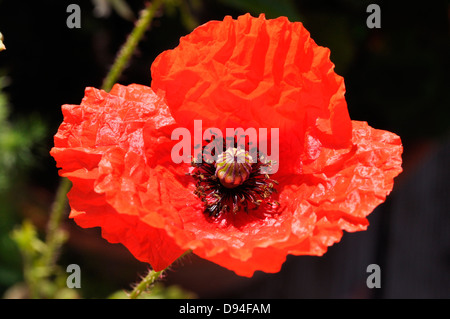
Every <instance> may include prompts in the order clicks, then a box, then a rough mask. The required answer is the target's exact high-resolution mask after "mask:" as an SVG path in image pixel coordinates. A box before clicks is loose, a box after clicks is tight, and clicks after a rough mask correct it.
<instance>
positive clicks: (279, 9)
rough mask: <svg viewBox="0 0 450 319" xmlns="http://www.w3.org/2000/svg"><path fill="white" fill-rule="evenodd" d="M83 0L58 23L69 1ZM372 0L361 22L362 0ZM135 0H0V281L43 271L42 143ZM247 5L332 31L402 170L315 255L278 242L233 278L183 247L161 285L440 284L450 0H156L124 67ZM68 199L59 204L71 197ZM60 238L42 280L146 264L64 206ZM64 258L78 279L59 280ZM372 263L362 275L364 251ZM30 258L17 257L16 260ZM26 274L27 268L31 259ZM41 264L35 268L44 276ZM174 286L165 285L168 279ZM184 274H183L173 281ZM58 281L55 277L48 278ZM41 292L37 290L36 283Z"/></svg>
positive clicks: (130, 78)
mask: <svg viewBox="0 0 450 319" xmlns="http://www.w3.org/2000/svg"><path fill="white" fill-rule="evenodd" d="M71 3H76V4H78V5H79V6H80V8H81V28H79V29H77V28H75V29H69V28H68V27H67V26H66V19H67V17H68V16H69V14H70V13H67V12H66V9H67V6H68V5H69V4H71ZM371 3H377V4H378V5H379V6H380V8H381V28H375V29H369V28H368V27H367V25H366V19H367V18H368V16H369V15H370V13H367V12H366V8H367V6H368V5H369V4H371ZM144 5H145V3H144V1H124V0H90V1H88V0H86V1H74V0H72V1H65V0H53V1H50V0H41V1H12V0H0V32H1V33H2V34H3V36H4V44H5V46H6V48H7V50H5V51H2V52H0V296H2V297H3V298H20V297H29V291H28V290H27V289H28V288H27V287H26V285H25V284H24V282H29V281H30V280H32V279H30V278H28V277H27V275H25V276H24V274H29V273H30V271H31V273H33V272H34V275H33V276H35V277H33V278H37V277H39V276H40V274H39V271H42V269H40V268H39V267H38V266H36V267H35V268H36V269H32V270H30V269H28V268H29V267H30V265H36V261H35V260H37V257H36V256H37V254H38V253H39V252H40V251H45V236H46V227H47V226H46V225H47V223H48V218H49V211H50V210H51V206H52V202H53V200H54V198H55V193H56V190H57V187H58V185H59V181H60V180H59V177H58V174H57V169H56V166H55V162H54V161H53V159H52V158H51V157H50V156H49V150H50V148H51V147H52V145H53V135H54V134H55V133H56V131H57V128H58V126H59V124H60V123H61V121H62V114H61V109H60V107H61V105H62V104H66V103H69V104H70V103H73V104H79V103H80V101H81V99H82V97H83V96H84V88H85V87H87V86H94V87H100V86H101V83H102V80H103V78H104V76H105V75H106V73H107V71H108V69H109V67H110V66H111V65H112V63H113V61H114V58H115V55H116V53H117V51H118V49H119V48H120V46H121V45H122V44H123V43H124V41H125V39H126V37H127V35H128V33H129V32H130V31H131V30H132V28H133V25H134V23H133V21H134V20H135V19H136V17H137V16H138V14H139V11H140V10H141V9H142V8H143V7H144ZM246 12H250V13H251V14H252V15H254V16H257V15H259V13H261V12H264V13H265V14H266V17H267V18H275V17H278V16H287V17H288V18H289V19H290V20H291V21H301V22H303V24H304V25H305V27H306V28H307V29H308V30H309V31H310V33H311V36H312V38H313V39H314V40H315V41H316V42H317V43H318V44H319V45H321V46H325V47H329V48H330V50H331V60H332V61H333V62H334V63H335V65H336V72H337V73H338V74H340V75H342V76H344V78H345V83H346V88H347V93H346V98H347V102H348V107H349V112H350V116H351V118H352V119H354V120H363V121H367V122H368V123H369V125H371V126H372V127H375V128H378V129H385V130H389V131H392V132H395V133H396V134H398V135H399V136H400V137H401V139H402V142H403V145H404V155H403V159H404V165H403V167H404V172H403V173H402V174H401V175H400V176H399V177H398V178H396V180H395V186H394V191H393V192H392V193H391V195H390V196H389V197H388V199H387V200H386V202H385V203H384V204H382V205H380V206H379V207H378V208H377V209H376V210H375V211H374V212H373V213H372V214H371V215H370V217H369V221H370V226H369V228H368V230H367V231H366V232H359V233H352V234H350V233H345V234H344V236H343V238H342V240H341V242H340V243H338V244H336V245H334V246H332V247H330V248H329V251H328V252H327V253H326V254H325V255H324V256H323V257H311V256H300V257H295V256H289V257H288V259H287V261H286V263H285V264H284V266H283V268H282V270H281V271H280V272H279V273H277V274H264V273H256V274H255V276H254V277H253V278H242V277H238V276H236V275H234V273H232V272H230V271H228V270H226V269H223V268H221V267H219V266H217V265H214V264H212V263H210V262H207V261H204V260H201V259H199V258H197V257H195V256H188V257H186V258H185V259H184V260H183V261H182V262H180V263H177V264H175V265H174V266H173V269H172V270H171V271H170V272H168V273H167V275H166V277H165V278H164V280H163V281H162V283H161V285H159V286H158V287H157V289H156V290H157V292H158V293H159V295H158V296H160V297H170V296H190V297H192V296H195V297H200V298H203V297H210V298H221V297H234V298H241V297H246V298H450V168H449V163H450V130H449V129H450V125H449V120H450V111H449V110H450V94H449V93H450V80H449V78H450V77H449V75H448V74H449V72H450V59H449V57H450V36H449V35H450V23H449V17H450V5H449V1H439V0H436V1H427V2H421V3H420V5H419V4H415V3H414V2H407V1H383V2H382V1H363V0H332V1H320V0H319V1H317V0H314V1H313V0H299V1H294V0H219V1H212V0H167V1H166V4H165V5H164V7H163V9H162V10H160V11H159V13H158V16H157V17H156V18H155V19H154V21H153V23H152V26H151V28H150V30H149V31H148V32H147V33H146V35H145V37H144V39H143V41H141V43H140V44H139V47H138V50H137V52H136V54H135V55H134V57H133V59H132V60H131V62H130V64H129V67H128V68H127V69H126V70H125V71H124V73H123V74H122V76H121V78H120V81H119V82H120V83H122V84H130V83H140V84H145V85H150V82H151V77H150V65H151V63H152V61H153V60H154V58H155V57H156V56H157V55H158V54H159V53H161V52H162V51H164V50H167V49H171V48H173V47H175V46H176V45H177V44H178V41H179V38H180V37H181V36H183V35H186V34H187V33H189V32H190V31H191V30H192V29H193V28H195V27H196V26H197V25H199V24H202V23H205V22H207V21H209V20H213V19H216V20H217V19H218V20H222V19H223V17H224V16H225V15H231V16H233V17H235V18H236V17H237V16H238V15H241V14H243V13H246ZM67 213H68V212H67ZM62 226H63V230H64V234H65V240H61V243H62V242H64V244H62V247H61V249H60V253H59V255H58V256H57V260H55V263H56V265H57V268H58V269H59V270H58V271H55V272H53V273H52V274H51V276H50V278H47V279H48V280H47V281H46V285H48V287H47V288H45V289H47V290H48V291H53V294H52V293H49V294H48V295H46V296H57V297H68V298H72V297H80V298H106V297H108V296H110V295H111V294H113V293H115V292H116V291H120V290H123V289H129V288H130V284H131V283H133V282H136V281H137V280H139V278H140V276H142V275H144V274H145V272H146V269H147V265H146V264H143V263H140V262H138V261H137V260H135V259H134V258H133V257H132V255H131V254H130V253H129V252H128V251H127V250H126V249H125V248H124V247H123V246H121V245H118V244H117V245H116V244H115V245H113V244H109V243H107V242H106V241H105V240H103V239H102V238H101V236H100V230H99V229H82V228H79V227H78V226H76V225H75V224H74V223H73V222H72V221H71V220H69V219H68V218H63V220H62ZM69 264H78V265H79V266H80V267H81V289H71V290H70V291H67V290H65V291H63V290H64V289H63V288H61V287H63V286H65V278H66V277H67V275H68V274H67V273H65V269H66V267H67V265H69ZM370 264H378V265H379V266H380V268H381V288H373V289H369V288H368V287H367V285H366V279H367V277H368V276H369V275H370V273H368V272H367V266H368V265H370ZM27 267H28V268H27ZM28 276H29V275H28ZM44 277H45V276H44ZM164 287H172V288H173V289H172V288H171V289H163V288H164ZM177 287H179V288H177ZM55 291H63V292H60V294H55V293H54V292H55ZM44 295H45V294H44Z"/></svg>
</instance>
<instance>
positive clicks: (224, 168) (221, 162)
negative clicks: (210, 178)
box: [215, 148, 252, 188]
mask: <svg viewBox="0 0 450 319" xmlns="http://www.w3.org/2000/svg"><path fill="white" fill-rule="evenodd" d="M215 167H216V176H217V178H218V179H219V181H220V183H221V184H222V185H223V186H225V187H226V188H235V187H237V186H239V185H241V184H242V183H243V182H245V181H246V180H247V178H248V177H249V176H250V173H251V171H252V157H251V156H250V155H249V154H248V152H246V151H245V150H243V149H237V148H228V149H227V150H226V151H225V152H223V153H222V154H220V155H219V156H218V157H217V160H216V163H215Z"/></svg>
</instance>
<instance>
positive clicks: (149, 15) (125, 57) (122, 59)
mask: <svg viewBox="0 0 450 319" xmlns="http://www.w3.org/2000/svg"><path fill="white" fill-rule="evenodd" d="M163 2H164V1H163V0H154V1H152V2H151V3H149V4H148V5H147V7H146V8H145V9H144V10H143V11H142V12H141V15H140V17H139V20H138V21H137V22H136V25H135V27H134V29H133V31H132V32H131V33H130V35H129V36H128V38H127V41H126V42H125V43H124V44H123V46H122V48H121V49H120V51H119V52H118V54H117V57H116V60H115V61H114V64H113V66H112V67H111V69H110V70H109V72H108V74H107V75H106V77H105V79H104V81H103V85H102V89H103V90H104V91H109V90H111V88H112V86H113V85H114V83H116V82H117V79H118V78H119V77H120V75H121V74H122V72H123V70H124V69H125V67H126V66H127V64H128V62H129V60H130V58H131V56H132V55H133V52H134V51H135V49H136V47H137V45H138V43H139V41H140V40H141V38H142V36H143V35H144V33H145V31H146V30H147V28H148V27H149V25H150V23H151V22H152V21H153V18H154V17H155V13H156V12H157V11H158V9H159V8H160V7H161V5H162V4H163Z"/></svg>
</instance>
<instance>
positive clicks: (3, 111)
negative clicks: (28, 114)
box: [0, 76, 46, 192]
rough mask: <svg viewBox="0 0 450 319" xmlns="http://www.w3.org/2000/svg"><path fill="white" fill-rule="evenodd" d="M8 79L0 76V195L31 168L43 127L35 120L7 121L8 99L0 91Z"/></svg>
mask: <svg viewBox="0 0 450 319" xmlns="http://www.w3.org/2000/svg"><path fill="white" fill-rule="evenodd" d="M7 85H8V78H7V77H5V76H0V192H5V191H6V190H8V189H10V188H11V187H12V186H13V184H14V182H15V180H17V179H18V178H19V177H20V176H19V175H20V174H21V173H22V174H23V173H24V171H23V170H24V169H26V168H29V167H31V166H33V164H34V160H35V156H34V154H33V147H34V146H36V145H37V144H38V143H39V142H41V141H42V140H43V138H44V137H45V133H46V130H45V126H44V124H43V122H42V121H41V120H40V119H39V118H37V117H32V118H25V119H19V120H17V121H16V122H15V123H11V122H10V121H8V116H9V104H8V97H7V95H6V94H5V93H3V89H4V88H5V87H6V86H7Z"/></svg>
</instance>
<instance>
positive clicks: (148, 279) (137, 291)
mask: <svg viewBox="0 0 450 319" xmlns="http://www.w3.org/2000/svg"><path fill="white" fill-rule="evenodd" d="M166 269H167V268H166ZM166 269H163V270H160V271H154V270H150V271H149V272H148V274H147V276H145V277H144V278H142V280H141V282H140V283H139V284H137V286H136V287H134V289H133V290H132V291H131V292H130V295H129V297H130V299H137V298H138V297H139V296H140V295H141V293H143V292H144V291H146V290H147V289H148V288H150V286H151V285H152V284H153V283H154V282H155V281H156V280H158V279H159V278H160V277H161V276H162V274H163V273H164V272H165V271H166Z"/></svg>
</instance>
